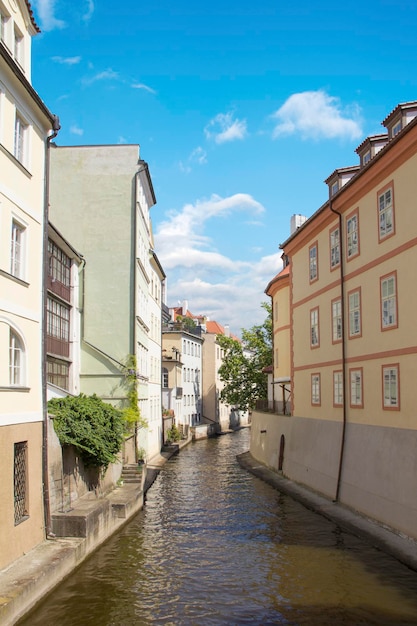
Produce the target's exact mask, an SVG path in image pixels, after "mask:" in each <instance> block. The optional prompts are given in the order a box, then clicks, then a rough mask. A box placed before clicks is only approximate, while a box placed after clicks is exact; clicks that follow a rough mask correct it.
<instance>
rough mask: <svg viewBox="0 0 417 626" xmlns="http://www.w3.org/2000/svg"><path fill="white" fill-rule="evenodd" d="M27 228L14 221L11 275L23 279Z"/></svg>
mask: <svg viewBox="0 0 417 626" xmlns="http://www.w3.org/2000/svg"><path fill="white" fill-rule="evenodd" d="M25 230H26V229H25V227H24V226H22V225H21V224H19V223H18V222H16V221H15V220H13V221H12V240H11V252H10V273H11V274H12V276H16V278H23V270H24V248H25Z"/></svg>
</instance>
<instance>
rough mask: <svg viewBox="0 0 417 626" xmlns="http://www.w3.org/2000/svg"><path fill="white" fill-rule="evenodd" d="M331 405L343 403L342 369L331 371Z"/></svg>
mask: <svg viewBox="0 0 417 626" xmlns="http://www.w3.org/2000/svg"><path fill="white" fill-rule="evenodd" d="M333 405H334V406H342V405H343V371H342V370H337V371H334V372H333Z"/></svg>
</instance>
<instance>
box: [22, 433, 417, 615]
mask: <svg viewBox="0 0 417 626" xmlns="http://www.w3.org/2000/svg"><path fill="white" fill-rule="evenodd" d="M249 436H250V433H249V429H244V430H241V431H238V432H236V433H234V434H229V435H224V436H222V437H219V438H217V439H209V440H206V441H202V442H198V443H193V444H190V445H189V446H187V447H186V448H184V449H183V450H182V451H181V453H180V454H179V455H178V456H176V457H174V458H173V459H171V460H170V461H169V462H168V463H167V464H166V465H165V466H164V468H163V469H162V471H161V473H160V474H159V476H158V478H157V479H156V482H155V483H154V485H153V486H152V487H151V489H150V490H149V492H148V494H147V499H146V505H145V507H144V509H143V511H141V512H140V513H139V514H138V515H137V516H136V517H135V518H134V519H133V521H131V522H130V523H129V524H128V525H127V526H125V527H124V529H123V530H122V531H121V532H120V533H118V535H117V536H115V537H113V538H112V539H111V540H110V541H109V542H107V543H106V544H105V545H104V546H103V547H102V548H101V549H100V550H98V551H97V552H96V553H94V555H92V556H91V557H90V558H89V559H88V561H86V562H85V563H84V564H83V565H82V566H81V567H80V568H79V569H78V570H77V571H76V572H75V573H74V574H72V575H71V576H70V577H69V578H68V579H67V580H66V581H64V582H63V583H62V584H61V585H60V586H59V587H58V588H57V589H55V590H54V591H53V592H52V593H51V594H50V595H49V596H48V598H47V599H46V600H45V601H44V603H43V604H42V605H41V606H40V607H39V608H38V609H37V610H36V611H35V612H34V613H32V614H31V615H30V616H28V617H27V618H26V619H25V620H24V621H22V622H21V624H22V625H23V624H24V625H25V626H28V625H30V626H38V625H39V626H55V625H59V626H90V625H91V626H147V625H151V624H163V625H170V626H171V625H172V626H182V625H184V626H220V625H221V626H223V625H227V626H243V625H248V626H269V625H273V624H274V625H275V624H288V625H294V626H295V625H301V624H302V625H308V626H312V625H320V626H327V625H329V626H343V625H349V626H351V625H353V626H360V625H364V624H374V625H377V626H384V625H391V626H393V625H395V626H401V625H405V624H409V625H412V624H414V625H415V624H417V574H416V573H415V572H413V571H411V570H409V569H408V568H407V567H405V566H403V565H401V564H400V563H399V562H397V561H396V560H395V559H393V558H391V557H389V556H387V555H385V554H384V553H383V552H380V551H378V550H376V549H374V548H372V547H370V546H369V545H368V544H367V543H366V542H364V541H362V540H361V539H358V538H357V537H355V536H353V535H350V534H349V533H347V532H344V531H343V530H341V529H340V528H338V527H337V526H336V525H335V524H333V523H331V522H329V521H328V520H326V519H324V518H323V517H321V516H320V515H317V514H315V513H313V512H312V511H309V510H307V509H306V508H304V507H303V506H302V505H301V504H299V503H298V502H295V501H294V500H292V499H291V498H290V497H288V496H285V495H282V494H280V493H279V492H278V491H276V490H274V489H273V488H272V487H270V486H269V485H266V484H265V483H263V482H262V481H261V480H259V479H258V478H256V477H254V476H252V475H251V474H249V473H247V472H246V471H245V470H244V469H242V468H241V467H240V466H239V465H238V463H237V461H236V455H237V454H239V453H241V452H244V451H246V450H248V448H249Z"/></svg>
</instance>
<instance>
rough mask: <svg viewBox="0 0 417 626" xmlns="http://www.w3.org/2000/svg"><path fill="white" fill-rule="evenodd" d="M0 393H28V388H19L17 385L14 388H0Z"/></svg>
mask: <svg viewBox="0 0 417 626" xmlns="http://www.w3.org/2000/svg"><path fill="white" fill-rule="evenodd" d="M0 391H20V392H23V393H29V391H30V387H23V386H21V387H19V386H18V385H16V386H15V387H12V386H9V387H0Z"/></svg>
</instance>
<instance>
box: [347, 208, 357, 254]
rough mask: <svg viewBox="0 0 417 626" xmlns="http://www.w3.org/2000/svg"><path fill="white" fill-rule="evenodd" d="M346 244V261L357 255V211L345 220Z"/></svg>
mask: <svg viewBox="0 0 417 626" xmlns="http://www.w3.org/2000/svg"><path fill="white" fill-rule="evenodd" d="M346 244H347V245H346V249H347V258H348V260H349V259H351V258H352V257H354V256H356V255H357V254H359V214H358V212H357V211H356V212H355V213H353V214H352V215H351V216H350V217H348V218H347V219H346Z"/></svg>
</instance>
